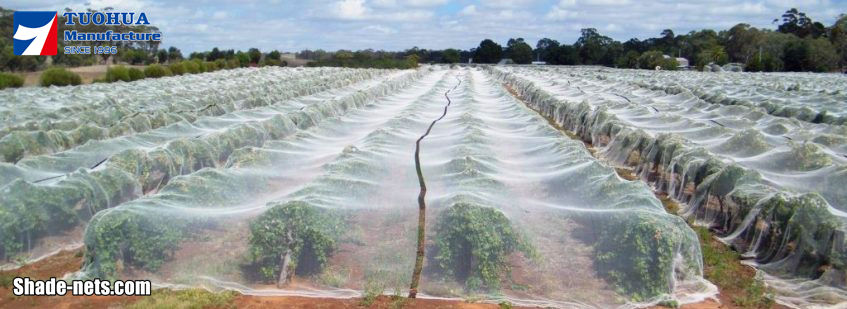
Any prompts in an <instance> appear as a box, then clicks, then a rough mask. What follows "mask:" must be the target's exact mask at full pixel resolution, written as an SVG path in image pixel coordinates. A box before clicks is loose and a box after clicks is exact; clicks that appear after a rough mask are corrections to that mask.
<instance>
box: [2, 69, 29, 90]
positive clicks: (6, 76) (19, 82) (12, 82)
mask: <svg viewBox="0 0 847 309" xmlns="http://www.w3.org/2000/svg"><path fill="white" fill-rule="evenodd" d="M23 85H24V78H23V77H21V76H20V75H17V74H12V73H6V72H0V89H5V88H18V87H21V86H23Z"/></svg>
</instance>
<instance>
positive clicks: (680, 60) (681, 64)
mask: <svg viewBox="0 0 847 309" xmlns="http://www.w3.org/2000/svg"><path fill="white" fill-rule="evenodd" d="M662 57H663V58H665V59H671V56H668V55H662ZM674 59H675V60H676V63H678V64H679V65H677V66H676V68H677V69H680V70H687V69H689V63H688V59H685V58H682V57H677V58H674Z"/></svg>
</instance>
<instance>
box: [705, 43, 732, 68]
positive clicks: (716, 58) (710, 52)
mask: <svg viewBox="0 0 847 309" xmlns="http://www.w3.org/2000/svg"><path fill="white" fill-rule="evenodd" d="M728 62H729V57H728V56H727V54H726V50H724V48H723V47H722V46H720V45H714V46H711V47H708V48H706V49H703V51H701V52H700V53H699V54H697V67H700V68H702V67H703V66H705V65H707V64H709V63H715V64H718V65H724V64H727V63H728Z"/></svg>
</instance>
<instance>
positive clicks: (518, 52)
mask: <svg viewBox="0 0 847 309" xmlns="http://www.w3.org/2000/svg"><path fill="white" fill-rule="evenodd" d="M506 55H507V56H508V57H509V58H511V59H512V61H514V62H515V63H517V64H528V63H530V62H532V47H531V46H529V44H526V42H524V39H523V38H517V39H509V42H508V43H507V44H506Z"/></svg>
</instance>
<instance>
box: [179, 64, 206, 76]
mask: <svg viewBox="0 0 847 309" xmlns="http://www.w3.org/2000/svg"><path fill="white" fill-rule="evenodd" d="M182 64H183V65H185V73H189V74H197V73H202V72H203V71H201V70H200V61H184V62H182Z"/></svg>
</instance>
